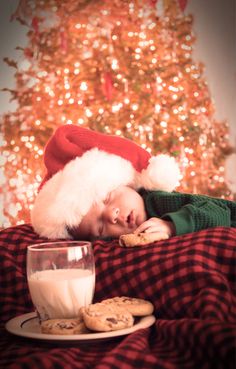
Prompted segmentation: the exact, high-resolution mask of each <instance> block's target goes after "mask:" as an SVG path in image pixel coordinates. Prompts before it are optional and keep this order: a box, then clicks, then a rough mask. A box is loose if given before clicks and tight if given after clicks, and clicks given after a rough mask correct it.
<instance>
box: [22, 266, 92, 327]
mask: <svg viewBox="0 0 236 369" xmlns="http://www.w3.org/2000/svg"><path fill="white" fill-rule="evenodd" d="M28 285H29V290H30V294H31V298H32V301H33V304H34V306H35V308H36V310H37V312H38V314H39V316H40V319H41V320H45V319H48V318H50V319H53V318H54V319H55V318H73V317H76V316H78V314H79V309H80V308H81V306H86V305H88V304H90V303H91V302H92V299H93V294H94V288H95V273H92V272H91V271H90V270H86V269H55V270H43V271H39V272H36V273H34V274H32V275H31V276H30V277H29V278H28Z"/></svg>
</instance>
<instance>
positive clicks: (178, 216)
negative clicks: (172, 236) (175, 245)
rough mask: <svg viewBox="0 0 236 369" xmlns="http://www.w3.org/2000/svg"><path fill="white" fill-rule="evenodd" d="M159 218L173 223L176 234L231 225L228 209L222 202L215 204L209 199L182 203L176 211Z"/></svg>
mask: <svg viewBox="0 0 236 369" xmlns="http://www.w3.org/2000/svg"><path fill="white" fill-rule="evenodd" d="M161 218H162V219H165V220H170V221H172V222H173V223H174V225H175V229H176V235H181V234H185V233H191V232H196V231H200V230H202V229H206V228H212V227H217V226H225V227H230V226H231V215H230V209H229V208H228V207H227V206H226V205H224V204H222V203H219V204H216V203H215V202H212V201H209V200H207V201H206V200H202V201H199V202H197V203H195V204H187V205H184V206H183V207H181V208H180V209H179V210H177V211H174V212H170V213H167V214H164V215H163V216H162V217H161Z"/></svg>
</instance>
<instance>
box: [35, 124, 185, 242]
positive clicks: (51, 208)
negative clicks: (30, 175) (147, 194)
mask: <svg viewBox="0 0 236 369" xmlns="http://www.w3.org/2000/svg"><path fill="white" fill-rule="evenodd" d="M44 163H45V166H46V168H47V173H46V176H45V178H44V180H43V182H42V184H41V186H40V191H39V193H38V195H37V197H36V200H35V204H34V207H33V209H32V212H31V221H32V225H33V227H34V229H35V231H36V232H37V233H38V234H39V235H41V236H44V237H47V238H51V239H55V238H71V237H70V235H69V233H68V231H67V229H68V227H69V228H70V227H75V226H76V227H77V226H78V225H79V224H80V222H81V220H82V218H83V216H84V215H85V214H87V212H88V211H89V209H90V207H91V206H92V205H93V203H95V202H97V201H100V200H103V199H105V198H106V196H107V194H108V193H109V192H110V191H112V190H114V189H116V188H117V187H119V186H120V185H128V186H131V187H133V188H134V189H139V188H141V187H143V188H145V189H147V190H164V191H173V190H174V188H175V187H176V186H177V185H178V180H179V178H180V172H179V168H178V165H177V164H176V162H175V159H174V158H172V157H170V156H168V155H163V154H162V155H157V156H154V157H151V155H150V154H149V153H148V152H147V151H146V150H144V149H143V148H142V147H140V146H138V145H137V144H135V143H134V142H132V141H130V140H128V139H126V138H122V137H118V136H112V135H106V134H103V133H100V132H95V131H92V130H90V129H87V128H83V127H80V126H76V125H73V124H69V125H65V126H60V127H59V128H58V129H57V130H56V131H55V133H54V134H53V136H52V137H51V138H50V140H49V141H48V143H47V145H46V148H45V152H44Z"/></svg>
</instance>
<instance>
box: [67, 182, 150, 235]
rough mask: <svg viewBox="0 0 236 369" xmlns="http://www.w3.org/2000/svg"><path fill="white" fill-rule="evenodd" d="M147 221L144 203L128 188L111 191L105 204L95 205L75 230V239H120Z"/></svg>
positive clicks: (122, 187)
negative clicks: (122, 235)
mask: <svg viewBox="0 0 236 369" xmlns="http://www.w3.org/2000/svg"><path fill="white" fill-rule="evenodd" d="M146 219H147V216H146V211H145V207H144V201H143V199H142V197H141V196H140V195H139V193H138V192H136V191H135V190H133V189H132V188H130V187H128V186H120V187H118V188H117V189H116V190H113V191H111V192H110V193H109V194H108V196H107V198H106V199H105V200H104V201H103V202H99V203H96V204H94V205H93V206H92V207H91V208H90V210H89V211H88V213H87V214H86V215H85V216H84V217H83V219H82V221H81V223H80V225H79V227H77V228H76V229H73V231H72V235H73V236H74V237H75V238H80V239H82V238H84V239H91V238H93V237H119V236H120V235H121V234H126V233H132V232H133V231H134V230H135V229H136V228H137V227H138V226H139V225H140V224H141V223H143V222H144V221H145V220H146Z"/></svg>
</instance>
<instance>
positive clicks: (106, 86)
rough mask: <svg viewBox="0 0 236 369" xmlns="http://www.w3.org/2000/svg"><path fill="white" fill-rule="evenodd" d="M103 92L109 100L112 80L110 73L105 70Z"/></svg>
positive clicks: (111, 91)
mask: <svg viewBox="0 0 236 369" xmlns="http://www.w3.org/2000/svg"><path fill="white" fill-rule="evenodd" d="M103 90H104V94H105V96H106V98H107V100H111V98H112V93H113V81H112V76H111V73H109V72H106V73H105V74H104V85H103Z"/></svg>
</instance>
